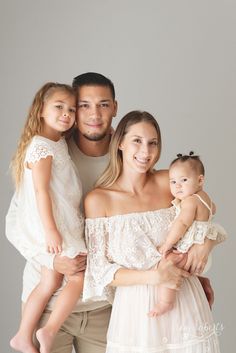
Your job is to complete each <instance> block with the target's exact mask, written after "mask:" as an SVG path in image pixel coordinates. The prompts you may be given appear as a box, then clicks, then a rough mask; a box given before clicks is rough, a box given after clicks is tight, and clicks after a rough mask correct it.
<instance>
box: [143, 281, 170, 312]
mask: <svg viewBox="0 0 236 353" xmlns="http://www.w3.org/2000/svg"><path fill="white" fill-rule="evenodd" d="M175 297H176V291H175V290H174V289H169V288H166V287H162V286H160V287H159V288H158V302H157V304H156V305H155V308H154V309H153V310H151V311H150V312H149V313H148V315H149V316H150V317H155V316H159V315H163V314H165V313H166V312H167V311H170V310H172V309H173V306H174V302H175Z"/></svg>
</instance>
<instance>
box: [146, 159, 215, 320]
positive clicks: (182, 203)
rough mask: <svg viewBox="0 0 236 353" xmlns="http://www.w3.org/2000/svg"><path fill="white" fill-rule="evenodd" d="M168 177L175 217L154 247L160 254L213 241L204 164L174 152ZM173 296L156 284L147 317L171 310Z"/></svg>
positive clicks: (172, 291) (170, 292)
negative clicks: (154, 303)
mask: <svg viewBox="0 0 236 353" xmlns="http://www.w3.org/2000/svg"><path fill="white" fill-rule="evenodd" d="M169 178H170V189H171V193H172V195H173V196H174V197H175V199H174V201H172V203H173V205H174V207H175V208H176V217H175V220H174V222H173V223H172V225H171V228H170V230H169V233H168V235H167V238H166V240H165V242H164V244H162V245H161V246H160V247H159V248H158V250H159V252H160V253H161V254H162V255H163V256H166V255H167V254H168V252H170V251H171V250H172V249H173V248H175V249H177V250H178V251H180V252H182V253H185V252H187V251H188V250H189V248H190V247H191V246H192V245H193V244H203V243H204V240H205V238H206V237H207V238H210V239H212V240H214V237H212V233H211V232H210V231H209V229H210V225H211V219H212V215H213V214H214V213H215V211H216V207H215V205H214V203H213V202H212V201H211V199H210V198H209V196H208V195H207V193H206V192H205V191H203V184H204V166H203V163H202V162H201V160H200V158H199V156H196V155H194V153H193V152H190V154H189V155H184V156H182V155H181V154H178V155H177V158H176V159H175V160H173V161H172V163H171V164H170V168H169ZM175 296H176V291H175V290H172V289H168V288H164V287H159V288H158V303H157V304H156V306H155V308H154V309H153V310H152V311H151V312H150V313H149V316H157V315H162V314H164V313H165V312H167V311H169V310H171V309H172V308H173V306H174V302H175Z"/></svg>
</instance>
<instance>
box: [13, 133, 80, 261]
mask: <svg viewBox="0 0 236 353" xmlns="http://www.w3.org/2000/svg"><path fill="white" fill-rule="evenodd" d="M48 156H52V170H51V180H50V196H51V200H52V208H53V215H54V218H55V221H56V225H57V228H58V230H59V232H60V233H61V235H62V237H63V253H62V255H66V256H69V257H71V258H73V257H74V256H76V255H78V253H79V252H85V251H86V246H85V242H84V219H83V217H82V215H81V213H80V200H81V197H82V187H81V183H80V179H79V176H78V175H77V174H76V171H75V168H74V165H73V162H72V160H71V158H70V156H69V154H68V148H67V144H66V141H65V139H64V138H61V139H60V140H59V141H57V142H55V141H52V140H49V139H47V138H45V137H42V136H34V137H33V139H32V141H31V143H30V145H29V146H28V148H27V151H26V157H25V168H24V176H23V181H22V184H21V186H20V189H19V191H18V195H17V202H18V208H17V227H18V229H19V234H23V235H24V237H22V236H19V239H18V242H16V248H17V249H18V250H19V251H20V252H22V254H23V255H24V256H25V255H27V256H26V257H27V258H29V259H30V258H31V257H32V258H33V257H34V256H37V255H38V254H45V255H46V254H47V251H46V246H45V233H44V229H43V225H42V222H41V219H40V216H39V212H38V207H37V202H36V197H35V190H34V185H33V178H32V170H31V169H29V168H27V163H35V162H37V161H39V160H40V159H42V158H46V157H48Z"/></svg>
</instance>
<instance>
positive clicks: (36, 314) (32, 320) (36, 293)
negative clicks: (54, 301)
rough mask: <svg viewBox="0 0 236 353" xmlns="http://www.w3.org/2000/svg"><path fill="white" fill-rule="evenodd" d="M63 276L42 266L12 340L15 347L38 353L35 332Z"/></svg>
mask: <svg viewBox="0 0 236 353" xmlns="http://www.w3.org/2000/svg"><path fill="white" fill-rule="evenodd" d="M62 278H63V276H62V275H61V274H59V273H57V272H55V271H53V270H49V269H48V268H46V267H42V268H41V279H40V282H39V284H38V285H37V286H36V287H35V288H34V290H33V291H32V292H31V294H30V296H29V298H28V299H27V302H26V303H25V304H24V308H23V310H22V319H21V323H20V328H19V330H18V332H17V334H16V335H15V336H14V337H13V338H12V339H11V341H10V345H11V347H12V348H13V349H15V350H17V351H20V352H23V353H38V351H37V349H36V348H35V346H34V345H33V340H32V339H33V333H34V330H35V328H36V326H37V323H38V321H39V319H40V317H41V315H42V313H43V311H44V309H45V306H46V305H47V303H48V301H49V299H50V298H51V296H52V294H53V293H54V292H55V291H56V290H57V289H58V288H59V287H60V286H61V282H62Z"/></svg>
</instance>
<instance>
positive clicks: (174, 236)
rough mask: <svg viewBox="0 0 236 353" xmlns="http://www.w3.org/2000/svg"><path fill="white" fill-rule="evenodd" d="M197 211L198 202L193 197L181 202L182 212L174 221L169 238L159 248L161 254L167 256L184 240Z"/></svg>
mask: <svg viewBox="0 0 236 353" xmlns="http://www.w3.org/2000/svg"><path fill="white" fill-rule="evenodd" d="M196 210H197V203H196V200H195V199H194V198H192V197H188V198H187V199H185V200H183V201H182V202H181V211H180V214H179V215H178V217H177V218H176V219H175V220H174V222H173V224H172V226H171V229H170V231H169V233H168V235H167V238H166V240H165V242H164V244H163V245H162V246H160V247H159V248H158V250H159V251H160V253H161V254H164V255H165V254H166V253H167V252H168V251H169V250H171V249H172V247H173V246H174V245H175V244H176V243H177V242H178V240H180V239H181V238H182V236H183V235H184V234H185V233H186V231H187V230H188V228H189V227H190V226H191V224H192V223H193V221H194V219H195V216H196Z"/></svg>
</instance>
